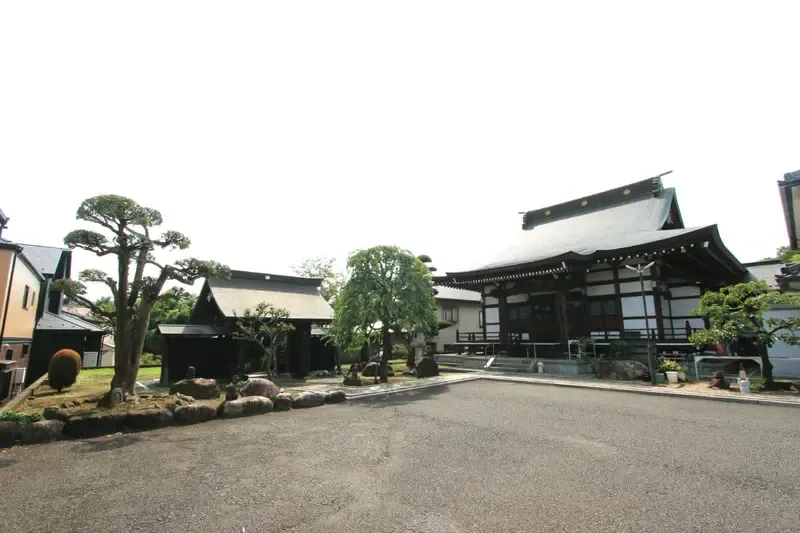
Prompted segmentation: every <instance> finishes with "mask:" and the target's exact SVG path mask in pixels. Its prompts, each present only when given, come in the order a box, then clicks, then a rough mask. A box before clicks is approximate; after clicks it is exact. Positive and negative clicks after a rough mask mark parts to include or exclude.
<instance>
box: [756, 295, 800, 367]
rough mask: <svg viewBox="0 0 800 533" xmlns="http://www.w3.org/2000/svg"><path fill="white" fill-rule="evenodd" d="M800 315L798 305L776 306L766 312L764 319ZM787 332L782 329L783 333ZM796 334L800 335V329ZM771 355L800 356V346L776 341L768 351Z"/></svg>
mask: <svg viewBox="0 0 800 533" xmlns="http://www.w3.org/2000/svg"><path fill="white" fill-rule="evenodd" d="M790 317H800V309H798V308H796V307H784V306H781V307H774V308H773V309H771V310H769V311H766V312H765V313H764V319H765V320H766V319H768V318H790ZM783 332H785V330H784V331H781V333H783ZM795 335H798V336H800V331H796V332H795ZM767 353H769V356H770V357H800V346H792V345H791V344H786V343H785V342H776V343H775V345H774V346H773V347H772V348H769V350H768V352H767Z"/></svg>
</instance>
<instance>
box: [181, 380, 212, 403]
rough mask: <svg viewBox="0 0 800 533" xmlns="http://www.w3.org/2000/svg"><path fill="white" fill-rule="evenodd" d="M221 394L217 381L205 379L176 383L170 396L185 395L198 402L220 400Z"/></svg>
mask: <svg viewBox="0 0 800 533" xmlns="http://www.w3.org/2000/svg"><path fill="white" fill-rule="evenodd" d="M219 392H220V391H219V385H217V382H216V380H213V379H205V378H194V379H183V380H181V381H176V382H175V383H173V384H172V387H170V389H169V393H170V394H178V393H180V394H185V395H187V396H191V397H192V398H194V399H197V400H213V399H215V398H219Z"/></svg>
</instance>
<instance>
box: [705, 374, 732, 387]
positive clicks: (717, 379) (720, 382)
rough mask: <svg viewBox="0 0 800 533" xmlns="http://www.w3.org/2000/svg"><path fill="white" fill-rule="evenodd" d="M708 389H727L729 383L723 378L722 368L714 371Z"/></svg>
mask: <svg viewBox="0 0 800 533" xmlns="http://www.w3.org/2000/svg"><path fill="white" fill-rule="evenodd" d="M708 388H709V389H723V390H727V389H730V388H731V384H730V383H728V380H727V379H725V374H724V373H723V372H722V370H719V371H717V372H714V377H713V378H712V379H711V383H709V384H708Z"/></svg>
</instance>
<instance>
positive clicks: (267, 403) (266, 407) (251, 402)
mask: <svg viewBox="0 0 800 533" xmlns="http://www.w3.org/2000/svg"><path fill="white" fill-rule="evenodd" d="M221 409H222V416H225V417H229V418H235V417H238V416H249V415H258V414H261V413H269V412H270V411H272V410H273V404H272V400H270V399H269V398H267V397H265V396H244V397H242V398H239V399H238V400H233V401H232V402H223V404H222V405H221Z"/></svg>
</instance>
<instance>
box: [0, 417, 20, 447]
mask: <svg viewBox="0 0 800 533" xmlns="http://www.w3.org/2000/svg"><path fill="white" fill-rule="evenodd" d="M19 434H20V427H19V424H17V423H16V422H0V448H10V447H11V446H13V445H14V443H15V442H17V439H18V438H19Z"/></svg>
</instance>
